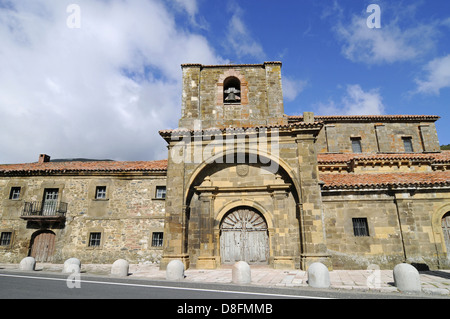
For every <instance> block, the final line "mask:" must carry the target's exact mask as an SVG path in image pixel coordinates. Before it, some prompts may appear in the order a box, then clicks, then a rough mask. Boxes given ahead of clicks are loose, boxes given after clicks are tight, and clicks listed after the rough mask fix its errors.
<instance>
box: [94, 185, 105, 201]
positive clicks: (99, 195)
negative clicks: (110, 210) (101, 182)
mask: <svg viewBox="0 0 450 319" xmlns="http://www.w3.org/2000/svg"><path fill="white" fill-rule="evenodd" d="M95 199H106V186H97V187H96V189H95Z"/></svg>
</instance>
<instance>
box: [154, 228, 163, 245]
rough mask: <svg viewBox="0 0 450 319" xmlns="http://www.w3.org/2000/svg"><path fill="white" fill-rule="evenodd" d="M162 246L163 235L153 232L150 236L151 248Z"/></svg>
mask: <svg viewBox="0 0 450 319" xmlns="http://www.w3.org/2000/svg"><path fill="white" fill-rule="evenodd" d="M162 245H163V233H161V232H154V233H153V234H152V247H162Z"/></svg>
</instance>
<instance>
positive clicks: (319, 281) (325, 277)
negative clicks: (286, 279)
mask: <svg viewBox="0 0 450 319" xmlns="http://www.w3.org/2000/svg"><path fill="white" fill-rule="evenodd" d="M308 285H309V286H311V287H313V288H329V287H330V273H329V271H328V268H327V266H325V265H324V264H322V263H319V262H316V263H312V264H311V265H310V266H309V267H308Z"/></svg>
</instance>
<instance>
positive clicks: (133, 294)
mask: <svg viewBox="0 0 450 319" xmlns="http://www.w3.org/2000/svg"><path fill="white" fill-rule="evenodd" d="M418 297H420V298H424V296H423V295H421V296H414V295H413V296H410V295H404V294H394V293H386V294H381V293H368V292H365V293H355V292H351V291H336V290H334V291H333V290H323V289H311V288H310V289H299V288H295V289H294V288H291V289H288V288H269V287H260V286H258V287H255V286H250V285H248V286H240V285H230V284H228V285H225V284H222V285H220V284H202V283H187V282H170V281H152V280H144V279H130V278H114V277H106V276H91V275H89V276H87V275H84V274H81V275H79V274H78V275H77V274H70V275H66V274H57V273H55V274H54V273H40V272H19V271H18V272H13V271H0V299H166V300H167V299H170V300H176V301H175V304H183V305H184V302H189V301H193V300H228V301H229V300H255V299H257V300H263V299H283V300H299V299H329V298H337V299H355V298H358V299H360V298H370V299H390V298H418Z"/></svg>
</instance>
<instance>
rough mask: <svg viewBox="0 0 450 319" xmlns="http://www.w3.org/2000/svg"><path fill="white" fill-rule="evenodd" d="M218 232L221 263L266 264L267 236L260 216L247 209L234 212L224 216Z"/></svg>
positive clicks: (267, 252)
mask: <svg viewBox="0 0 450 319" xmlns="http://www.w3.org/2000/svg"><path fill="white" fill-rule="evenodd" d="M220 230H221V235H220V255H221V259H222V263H225V264H226V263H235V262H237V261H245V262H247V263H249V264H267V263H268V260H269V236H268V229H267V223H266V221H265V220H264V218H263V217H262V216H261V214H259V213H258V212H256V211H254V210H252V209H248V208H240V209H237V210H234V211H232V212H230V213H229V214H228V215H226V216H225V218H224V219H223V221H222V224H221V227H220Z"/></svg>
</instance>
